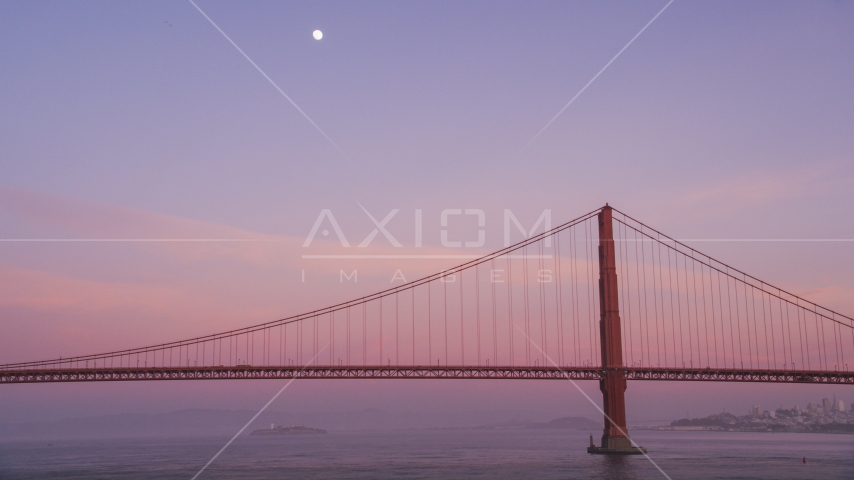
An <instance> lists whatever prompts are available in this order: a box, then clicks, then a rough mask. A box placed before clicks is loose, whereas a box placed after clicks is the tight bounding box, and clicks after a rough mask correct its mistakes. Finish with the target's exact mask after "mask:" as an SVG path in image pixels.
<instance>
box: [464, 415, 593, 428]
mask: <svg viewBox="0 0 854 480" xmlns="http://www.w3.org/2000/svg"><path fill="white" fill-rule="evenodd" d="M475 428H478V429H483V430H500V429H526V430H528V429H563V430H591V429H597V428H602V424H601V423H599V422H594V421H593V420H590V419H589V418H584V417H561V418H556V419H554V420H551V421H549V422H534V421H532V420H531V419H529V418H525V419H524V420H523V419H522V418H521V417H520V416H517V417H516V418H514V419H513V420H510V421H505V422H499V423H491V424H487V425H479V426H477V427H475Z"/></svg>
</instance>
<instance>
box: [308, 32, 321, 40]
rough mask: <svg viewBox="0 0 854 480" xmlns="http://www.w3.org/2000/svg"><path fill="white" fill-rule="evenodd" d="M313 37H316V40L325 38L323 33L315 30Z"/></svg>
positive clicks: (312, 33)
mask: <svg viewBox="0 0 854 480" xmlns="http://www.w3.org/2000/svg"><path fill="white" fill-rule="evenodd" d="M311 36H312V37H314V39H315V40H320V39H321V38H323V32H321V31H320V30H315V31H313V32H311Z"/></svg>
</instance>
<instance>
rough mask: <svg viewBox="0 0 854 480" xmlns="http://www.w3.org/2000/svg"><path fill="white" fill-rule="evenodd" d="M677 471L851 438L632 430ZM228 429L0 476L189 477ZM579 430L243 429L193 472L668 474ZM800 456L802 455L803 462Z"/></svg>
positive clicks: (735, 465) (750, 462) (819, 466)
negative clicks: (605, 453) (603, 449)
mask: <svg viewBox="0 0 854 480" xmlns="http://www.w3.org/2000/svg"><path fill="white" fill-rule="evenodd" d="M633 438H634V439H635V440H636V441H638V443H640V444H641V445H644V446H645V447H647V448H648V449H649V452H650V456H651V457H652V458H653V459H654V460H655V461H656V462H657V463H658V464H659V466H661V468H662V469H663V470H664V471H665V472H667V474H668V475H670V476H671V477H672V478H674V479H676V478H709V479H714V478H721V479H723V478H727V479H751V478H767V479H784V478H785V479H815V478H822V479H837V478H839V479H842V478H847V479H851V478H854V436H850V435H813V434H752V433H723V432H652V431H649V432H647V431H636V432H634V433H633ZM227 440H228V439H227V438H224V437H222V438H221V437H201V438H160V439H157V438H148V439H124V440H122V439H112V440H77V441H54V442H53V445H52V446H48V442H46V441H40V442H31V441H27V442H23V441H22V442H13V441H2V442H0V478H2V479H35V478H39V479H41V478H80V479H84V478H85V479H101V478H103V479H107V478H110V479H113V478H119V479H149V478H164V479H179V478H180V479H189V478H191V477H192V476H193V475H195V473H196V472H197V471H198V470H199V468H201V466H202V465H204V464H205V463H206V462H207V461H208V460H209V459H210V458H211V457H212V456H213V455H214V454H215V453H216V452H217V451H218V450H219V449H220V448H221V447H222V446H223V445H224V444H225V442H226V441H227ZM587 443H588V432H584V431H547V430H546V431H530V430H528V431H526V430H518V431H484V430H426V431H425V430H411V431H370V432H330V433H329V434H328V435H305V436H254V437H253V436H244V437H241V438H239V439H238V440H236V441H235V442H234V443H233V444H232V445H231V446H230V447H229V449H228V450H226V451H225V452H224V453H223V454H222V455H221V456H220V457H219V458H218V459H217V460H216V462H214V463H213V464H212V465H211V466H210V467H209V468H208V470H206V471H205V473H203V474H202V476H201V477H200V478H209V479H225V478H239V479H262V478H277V479H289V478H294V479H296V478H299V479H303V478H324V479H325V478H342V479H343V478H347V479H350V478H352V479H358V478H402V479H408V478H431V479H432V478H435V479H439V478H441V479H445V478H490V479H492V478H543V479H550V478H605V479H641V478H644V479H645V478H664V477H663V476H662V475H661V474H660V473H659V472H658V471H657V470H656V469H655V467H653V466H652V465H651V464H650V462H649V461H648V460H646V459H645V458H643V457H623V458H614V457H600V456H594V455H588V454H587V453H586V452H585V447H586V445H587ZM802 457H807V463H806V464H804V463H802V461H801V459H802Z"/></svg>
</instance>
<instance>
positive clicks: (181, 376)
mask: <svg viewBox="0 0 854 480" xmlns="http://www.w3.org/2000/svg"><path fill="white" fill-rule="evenodd" d="M848 359H852V360H854V319H852V318H851V317H848V316H846V315H842V314H840V313H838V312H835V311H832V310H829V309H827V308H824V307H822V306H820V305H817V304H815V303H813V302H811V301H809V300H806V299H804V298H802V297H799V296H797V295H795V294H792V293H790V292H787V291H785V290H783V289H780V288H777V287H774V286H772V285H769V284H767V283H765V282H764V281H761V280H759V279H757V278H755V277H753V276H750V275H748V274H746V273H744V272H742V271H740V270H738V269H735V268H733V267H731V266H729V265H727V264H724V263H722V262H720V261H717V260H715V259H713V258H711V257H709V256H707V255H704V254H702V253H700V252H698V251H697V250H695V249H693V248H691V247H689V246H687V245H685V244H684V243H681V242H679V241H677V240H674V239H673V238H670V237H668V236H666V235H664V234H663V233H661V232H659V231H657V230H655V229H653V228H651V227H649V226H647V225H645V224H643V223H641V222H640V221H638V220H636V219H634V218H632V217H630V216H628V215H626V214H624V213H623V212H621V211H619V210H616V209H614V208H613V207H610V206H608V205H606V206H604V207H602V208H599V209H596V210H594V211H592V212H590V213H587V214H585V215H582V216H580V217H578V218H576V219H574V220H571V221H569V222H566V223H564V224H562V225H560V226H557V227H555V228H552V229H550V230H547V231H545V232H543V233H541V234H539V235H535V236H531V237H530V238H527V239H526V240H524V241H522V242H520V243H517V244H515V245H512V246H509V247H506V248H504V249H501V250H498V251H496V252H493V253H491V254H489V255H486V256H483V257H481V258H479V259H476V260H473V261H470V262H467V263H464V264H462V265H459V266H457V267H454V268H450V269H447V270H444V271H441V272H438V273H436V274H433V275H430V276H427V277H424V278H421V279H419V280H416V281H413V282H409V283H406V284H402V285H399V286H395V287H393V288H389V289H387V290H383V291H380V292H376V293H374V294H371V295H367V296H364V297H361V298H356V299H353V300H350V301H347V302H344V303H339V304H336V305H331V306H328V307H325V308H321V309H317V310H314V311H311V312H307V313H303V314H300V315H295V316H292V317H288V318H283V319H279V320H275V321H271V322H267V323H263V324H259V325H253V326H248V327H245V328H241V329H237V330H231V331H228V332H222V333H216V334H211V335H206V336H202V337H196V338H191V339H187V340H181V341H175V342H169V343H163V344H159V345H151V346H146V347H140V348H132V349H126V350H118V351H113V352H107V353H100V354H94V355H81V356H75V357H69V358H56V359H50V360H42V361H31V362H21V363H9V364H4V365H0V383H7V384H8V383H44V382H93V381H133V380H209V379H289V378H306V379H337V378H345V379H355V378H371V379H378V378H383V379H419V378H420V379H536V380H546V379H550V380H564V379H571V380H597V381H599V384H600V390H601V391H602V394H603V400H604V401H603V411H604V413H605V430H604V434H603V437H602V446H601V447H591V449H590V450H588V451H590V452H591V453H640V449H639V448H637V447H636V446H633V445H632V444H631V441H630V440H629V439H628V436H627V434H626V415H625V390H626V381H627V380H679V381H724V382H781V383H830V384H854V373H852V372H851V371H849V368H848V363H847V362H848Z"/></svg>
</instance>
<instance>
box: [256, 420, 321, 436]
mask: <svg viewBox="0 0 854 480" xmlns="http://www.w3.org/2000/svg"><path fill="white" fill-rule="evenodd" d="M319 433H326V430H323V429H321V428H311V427H306V426H305V425H279V426H276V425H274V424H272V423H271V424H270V428H264V429H261V430H255V431H254V432H252V435H313V434H319Z"/></svg>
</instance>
